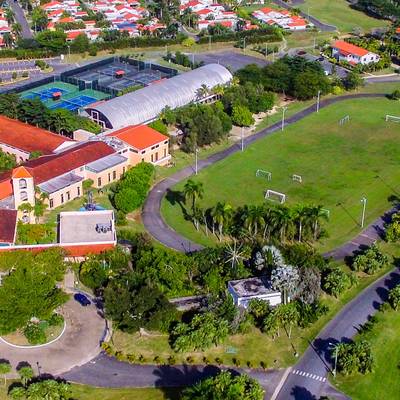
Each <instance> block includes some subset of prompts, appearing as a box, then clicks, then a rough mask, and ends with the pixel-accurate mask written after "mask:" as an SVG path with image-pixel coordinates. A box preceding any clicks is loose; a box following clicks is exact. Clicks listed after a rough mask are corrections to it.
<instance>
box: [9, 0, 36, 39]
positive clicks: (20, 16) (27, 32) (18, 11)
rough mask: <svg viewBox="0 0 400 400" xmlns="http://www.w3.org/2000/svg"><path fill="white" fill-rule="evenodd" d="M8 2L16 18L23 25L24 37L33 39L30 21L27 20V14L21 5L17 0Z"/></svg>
mask: <svg viewBox="0 0 400 400" xmlns="http://www.w3.org/2000/svg"><path fill="white" fill-rule="evenodd" d="M7 3H8V4H9V6H10V7H11V8H12V10H13V12H14V16H15V20H16V21H17V22H18V23H19V24H20V25H21V27H22V37H23V38H25V39H32V38H33V33H32V31H31V28H30V27H29V24H28V21H27V20H26V17H25V14H24V11H23V9H22V8H21V6H20V5H19V3H18V2H17V1H16V0H7Z"/></svg>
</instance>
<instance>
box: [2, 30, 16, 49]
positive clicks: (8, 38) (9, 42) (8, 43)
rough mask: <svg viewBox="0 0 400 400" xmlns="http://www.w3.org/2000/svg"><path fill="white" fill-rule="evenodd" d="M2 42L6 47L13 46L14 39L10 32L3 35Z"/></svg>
mask: <svg viewBox="0 0 400 400" xmlns="http://www.w3.org/2000/svg"><path fill="white" fill-rule="evenodd" d="M3 40H4V44H5V46H6V47H11V46H12V45H13V44H14V38H13V36H12V35H11V33H10V32H6V33H5V34H4V35H3Z"/></svg>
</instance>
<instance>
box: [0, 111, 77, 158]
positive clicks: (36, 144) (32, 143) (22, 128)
mask: <svg viewBox="0 0 400 400" xmlns="http://www.w3.org/2000/svg"><path fill="white" fill-rule="evenodd" d="M65 142H72V140H70V139H68V138H66V137H63V136H60V135H56V134H55V133H51V132H49V131H46V130H44V129H42V128H36V127H35V126H32V125H28V124H25V123H23V122H20V121H17V120H15V119H11V118H7V117H4V116H2V115H0V143H3V144H6V145H9V146H12V147H15V148H17V149H20V150H23V151H25V152H27V153H31V152H33V151H40V152H41V153H42V154H51V153H53V152H54V150H56V149H57V147H59V146H60V145H62V144H63V143H65Z"/></svg>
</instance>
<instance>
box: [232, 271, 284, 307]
mask: <svg viewBox="0 0 400 400" xmlns="http://www.w3.org/2000/svg"><path fill="white" fill-rule="evenodd" d="M228 292H229V293H230V295H231V296H232V298H233V301H234V303H235V305H236V306H238V307H244V308H247V307H248V305H249V303H250V301H251V300H255V299H259V300H264V301H267V302H268V303H269V304H270V305H271V306H277V305H279V304H281V303H282V293H281V292H280V291H279V290H274V289H273V288H272V286H271V282H270V281H269V280H268V279H266V278H265V277H260V278H258V277H254V278H247V279H239V280H236V281H229V282H228Z"/></svg>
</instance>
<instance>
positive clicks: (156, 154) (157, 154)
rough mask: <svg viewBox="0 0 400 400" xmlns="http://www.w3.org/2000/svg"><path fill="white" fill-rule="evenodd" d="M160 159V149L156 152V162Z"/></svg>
mask: <svg viewBox="0 0 400 400" xmlns="http://www.w3.org/2000/svg"><path fill="white" fill-rule="evenodd" d="M157 161H158V151H157V152H156V162H157Z"/></svg>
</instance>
